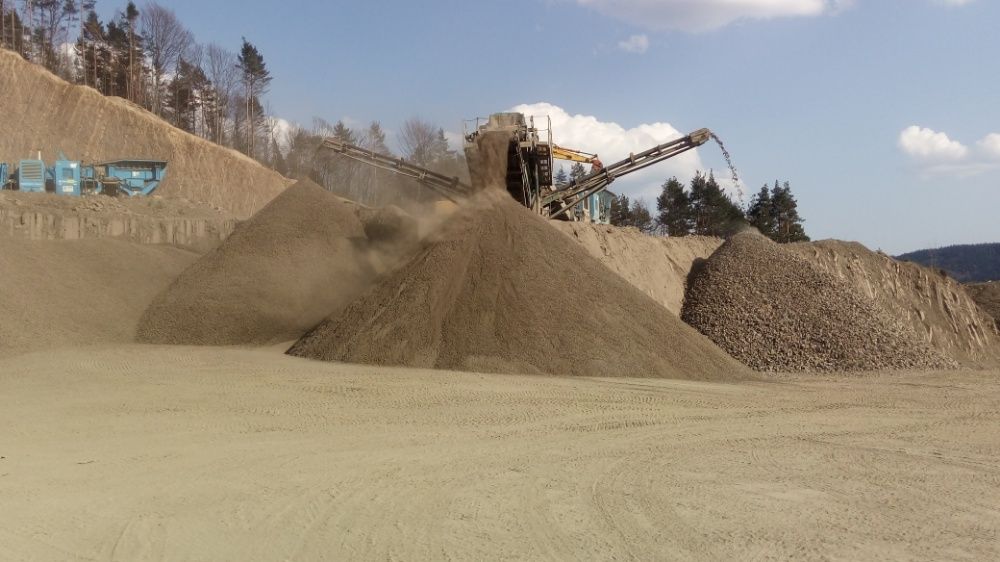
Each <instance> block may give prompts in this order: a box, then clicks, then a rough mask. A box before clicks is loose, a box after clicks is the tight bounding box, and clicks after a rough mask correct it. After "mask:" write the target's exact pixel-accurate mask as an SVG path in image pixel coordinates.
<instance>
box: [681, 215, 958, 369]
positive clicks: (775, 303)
mask: <svg viewBox="0 0 1000 562" xmlns="http://www.w3.org/2000/svg"><path fill="white" fill-rule="evenodd" d="M691 277H692V279H691V281H690V283H689V286H688V289H687V294H686V299H685V303H684V309H683V312H682V317H683V319H684V320H685V321H686V322H688V323H689V324H691V325H692V326H694V327H695V328H697V329H698V330H699V331H701V332H702V333H703V334H705V335H707V336H708V337H709V338H711V339H712V340H713V341H714V342H715V343H717V344H718V345H719V346H720V347H722V348H723V349H725V350H726V351H727V352H729V353H730V354H731V355H732V356H733V357H735V358H736V359H738V360H740V361H741V362H743V363H744V364H746V365H748V366H750V367H751V368H753V369H755V370H758V371H860V370H875V369H885V368H946V367H953V366H955V363H954V362H953V361H952V360H950V359H947V358H945V357H943V356H942V355H941V354H940V353H938V352H937V351H935V350H934V349H931V348H930V347H929V346H928V345H927V344H926V343H925V342H922V341H920V339H919V338H918V337H917V336H916V334H914V333H913V332H912V331H911V330H909V328H907V327H904V326H902V325H901V324H900V323H899V322H897V321H895V320H894V319H893V318H892V317H891V316H890V315H889V314H888V313H886V311H884V310H883V309H882V308H880V307H879V306H877V305H876V304H875V303H874V302H872V301H871V300H869V299H865V298H863V297H862V296H860V295H859V294H858V293H857V292H856V290H855V289H854V288H853V287H852V286H851V285H850V284H848V283H847V282H846V281H844V280H842V279H839V278H837V277H835V276H832V275H830V274H828V273H827V272H825V271H823V270H821V269H820V268H818V267H816V266H815V265H813V264H811V263H810V262H809V261H807V260H806V259H803V258H802V257H800V256H798V255H796V254H795V253H794V252H792V251H790V250H787V249H785V248H782V247H780V246H779V245H778V244H775V243H774V242H772V241H771V240H769V239H767V238H765V237H764V236H761V235H760V234H758V233H756V232H754V231H746V232H743V233H740V234H737V235H736V236H734V237H732V238H731V239H729V240H727V241H726V242H725V243H724V244H723V245H722V246H721V247H720V248H719V250H718V251H716V252H715V253H714V254H713V255H712V256H711V257H710V258H709V259H708V260H706V261H705V262H704V263H702V264H700V266H699V267H697V268H696V270H695V271H694V272H692V276H691Z"/></svg>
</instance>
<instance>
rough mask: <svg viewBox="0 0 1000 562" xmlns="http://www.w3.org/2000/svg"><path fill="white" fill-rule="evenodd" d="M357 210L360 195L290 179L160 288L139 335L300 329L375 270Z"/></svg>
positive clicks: (261, 337)
mask: <svg viewBox="0 0 1000 562" xmlns="http://www.w3.org/2000/svg"><path fill="white" fill-rule="evenodd" d="M358 216H359V211H358V206H357V205H356V204H354V203H352V202H350V201H347V200H344V199H341V198H339V197H337V196H335V195H333V194H332V193H330V192H328V191H325V190H324V189H323V188H321V187H319V186H318V185H316V184H315V183H313V182H311V181H309V180H303V181H300V182H298V183H296V184H295V185H293V186H292V187H290V188H288V190H286V191H285V192H284V193H282V194H281V195H279V196H278V197H277V198H275V199H274V200H273V201H271V203H270V204H268V205H267V207H265V208H264V209H262V210H261V211H260V212H259V213H257V214H256V215H254V216H253V218H251V219H250V220H248V221H246V222H244V223H242V224H240V225H239V226H238V227H237V228H236V230H235V231H234V232H233V234H232V235H231V236H230V237H229V238H228V239H227V240H226V241H225V242H223V243H222V245H220V246H219V247H218V248H217V249H215V250H214V251H212V252H210V253H209V254H207V255H205V256H204V257H202V258H201V259H199V260H198V261H197V262H195V263H194V264H193V265H192V266H191V267H190V268H188V269H187V270H185V271H184V272H183V273H182V274H181V275H180V276H179V277H178V278H177V279H176V280H175V281H174V283H173V284H171V285H170V287H168V288H167V289H166V290H165V291H164V292H162V293H161V294H160V295H159V296H157V298H156V299H155V300H154V302H153V303H152V304H151V305H150V306H149V308H148V309H147V310H146V312H145V314H144V315H143V317H142V320H141V321H140V324H139V329H138V332H137V339H138V340H139V341H141V342H147V343H166V344H193V345H230V344H267V343H274V342H278V341H288V340H294V339H296V338H298V337H300V336H301V335H302V334H303V333H305V332H306V331H307V330H308V329H309V328H312V327H313V326H315V325H316V324H317V323H319V322H320V321H322V320H323V319H324V318H325V317H326V316H327V315H328V314H330V313H332V312H334V311H336V310H337V309H339V308H340V307H342V306H343V305H344V304H346V303H347V302H348V301H349V300H350V299H351V298H352V297H354V296H356V295H357V294H358V293H359V292H360V291H362V290H363V289H364V288H365V287H366V286H367V285H368V284H369V283H370V282H371V280H372V279H373V278H374V276H375V271H374V269H373V268H372V267H371V265H370V261H369V260H368V256H367V254H368V244H367V241H366V238H365V233H364V227H363V224H362V222H361V220H360V219H359V218H358ZM384 216H385V215H380V217H384ZM383 220H385V219H384V218H383ZM397 222H398V221H397ZM394 224H395V223H394ZM384 230H387V229H384ZM385 235H386V236H388V235H389V233H388V231H387V232H386V233H385Z"/></svg>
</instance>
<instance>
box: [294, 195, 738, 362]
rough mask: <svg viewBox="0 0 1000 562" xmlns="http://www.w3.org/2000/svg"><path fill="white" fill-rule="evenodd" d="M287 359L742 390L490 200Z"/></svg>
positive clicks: (672, 328)
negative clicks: (727, 384) (721, 384)
mask: <svg viewBox="0 0 1000 562" xmlns="http://www.w3.org/2000/svg"><path fill="white" fill-rule="evenodd" d="M289 353H290V354H292V355H297V356H302V357H308V358H313V359H320V360H327V361H345V362H351V363H368V364H376V365H396V366H407V367H426V368H438V369H455V370H471V371H482V372H503V373H527V374H539V373H545V374H556V375H582V376H635V377H666V378H684V379H696V380H720V379H734V378H744V377H746V376H747V375H748V373H747V370H746V369H745V367H743V366H742V365H740V364H738V363H737V362H736V361H733V360H732V358H731V357H729V356H727V355H726V354H725V353H724V352H722V350H720V349H719V348H718V347H716V346H715V345H714V344H713V343H712V342H711V341H709V340H708V339H707V338H705V337H704V336H702V335H701V334H699V333H698V332H697V331H695V330H693V329H692V328H691V327H690V326H687V325H685V324H684V323H683V322H681V320H680V319H679V318H678V317H677V316H675V315H672V314H671V313H670V312H669V311H667V310H666V309H665V308H663V307H662V306H660V305H659V304H657V303H656V302H655V301H653V300H652V299H651V298H650V297H648V296H647V295H646V294H644V293H643V292H641V291H640V290H639V289H637V288H635V287H634V286H632V285H630V284H629V283H628V282H627V281H625V280H624V279H622V278H621V277H619V276H618V275H616V274H615V273H614V272H612V271H611V270H610V269H608V268H606V267H605V266H604V265H602V264H601V263H600V262H598V261H597V260H596V259H594V258H593V257H591V256H590V255H589V254H588V253H587V251H586V250H585V249H584V248H582V247H581V246H580V245H579V244H577V243H576V242H574V241H573V240H571V239H570V238H569V237H567V236H565V235H563V234H561V233H560V232H558V231H557V230H555V229H554V228H552V227H551V226H550V225H549V224H547V222H546V221H545V220H544V219H542V218H541V217H539V216H537V215H535V214H533V213H531V211H529V210H527V209H525V208H524V207H522V206H520V205H519V204H518V203H517V202H515V201H514V200H513V199H511V198H510V196H508V195H507V194H506V193H505V192H503V191H501V190H498V189H489V190H488V191H487V192H484V193H482V194H480V195H479V196H478V197H477V198H476V199H475V200H473V201H470V202H469V203H468V204H467V205H466V206H465V207H464V208H463V209H462V210H460V211H458V213H457V214H456V215H455V216H454V217H452V219H451V220H450V221H449V222H448V223H446V224H445V225H444V226H443V227H442V229H441V230H440V231H439V232H437V233H435V234H434V235H433V236H432V239H431V240H430V241H429V243H428V245H427V247H426V248H424V249H423V250H422V251H421V252H420V253H419V254H418V255H417V256H416V257H415V258H414V259H413V260H411V261H410V262H409V263H408V264H407V265H405V266H403V267H402V268H400V269H399V270H397V271H396V272H395V273H393V274H391V275H389V276H388V277H386V278H385V279H384V280H383V281H382V282H381V283H379V284H378V285H377V286H376V287H375V288H374V289H373V290H371V291H368V292H367V293H365V294H364V295H362V296H361V297H360V298H358V299H357V300H355V301H354V302H353V303H351V304H350V305H348V306H347V307H346V308H345V309H344V310H343V312H341V313H338V314H334V315H332V316H331V317H330V318H329V319H328V320H327V321H326V322H324V323H323V324H321V325H320V326H318V327H317V328H316V329H314V330H312V331H311V332H309V333H308V334H307V335H306V336H304V337H303V338H302V339H301V340H299V342H298V343H296V344H295V346H293V347H292V349H291V350H289Z"/></svg>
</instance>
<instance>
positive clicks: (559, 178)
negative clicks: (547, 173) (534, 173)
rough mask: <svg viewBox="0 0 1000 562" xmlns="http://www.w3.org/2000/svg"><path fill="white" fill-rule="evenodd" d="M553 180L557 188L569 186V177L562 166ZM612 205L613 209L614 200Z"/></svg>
mask: <svg viewBox="0 0 1000 562" xmlns="http://www.w3.org/2000/svg"><path fill="white" fill-rule="evenodd" d="M553 179H554V181H555V186H556V187H557V188H563V187H566V186H567V185H569V175H567V174H566V170H565V169H564V168H563V167H562V166H560V167H559V171H558V172H556V175H555V178H553ZM611 205H612V208H613V206H614V200H612V202H611Z"/></svg>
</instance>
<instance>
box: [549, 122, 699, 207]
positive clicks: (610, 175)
mask: <svg viewBox="0 0 1000 562" xmlns="http://www.w3.org/2000/svg"><path fill="white" fill-rule="evenodd" d="M711 137H712V132H711V131H709V130H708V129H698V130H697V131H695V132H693V133H691V134H690V135H687V136H685V137H682V138H679V139H677V140H673V141H670V142H667V143H664V144H660V145H657V146H654V147H653V148H650V149H649V150H646V151H643V152H640V153H639V154H630V155H629V157H628V158H626V159H624V160H622V161H620V162H615V163H614V164H610V165H608V166H607V167H605V168H604V169H602V170H600V171H597V172H594V173H592V174H590V175H588V176H584V177H582V178H580V179H579V180H577V181H575V182H573V183H571V184H569V185H568V186H566V187H564V188H562V189H560V190H559V191H557V192H555V193H552V194H550V195H548V196H547V197H544V198H543V199H542V205H543V206H549V205H553V204H555V205H557V206H558V208H557V209H554V210H553V211H552V212H551V213H550V214H549V217H550V218H555V217H558V216H559V215H562V214H564V213H567V212H569V211H570V210H572V209H573V208H574V207H576V206H577V205H578V204H579V203H580V202H581V201H583V200H584V199H586V198H587V197H590V196H591V195H594V194H596V193H600V192H601V191H604V190H605V189H607V188H608V186H609V185H611V182H613V181H615V180H616V179H617V178H620V177H622V176H624V175H627V174H631V173H632V172H637V171H639V170H641V169H643V168H646V167H648V166H652V165H653V164H656V163H658V162H662V161H664V160H666V159H668V158H673V157H674V156H677V155H678V154H682V153H684V152H687V151H688V150H691V149H692V148H697V147H699V146H701V145H703V144H705V143H706V142H708V140H709V139H710V138H711Z"/></svg>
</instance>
